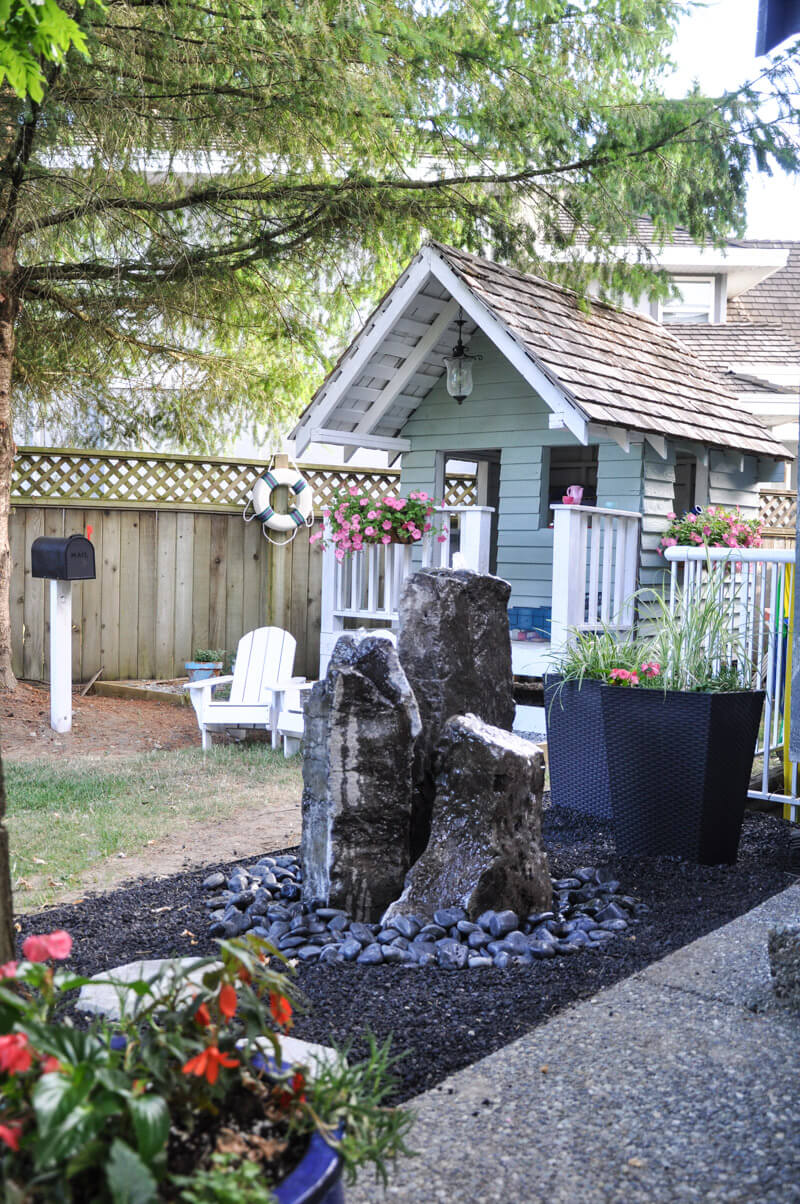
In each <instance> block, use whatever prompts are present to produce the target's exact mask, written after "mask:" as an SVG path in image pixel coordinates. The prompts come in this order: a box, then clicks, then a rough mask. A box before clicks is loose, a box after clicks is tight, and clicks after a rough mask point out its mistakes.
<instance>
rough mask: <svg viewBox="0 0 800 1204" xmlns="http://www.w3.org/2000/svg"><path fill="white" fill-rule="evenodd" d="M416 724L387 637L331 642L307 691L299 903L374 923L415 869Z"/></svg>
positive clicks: (411, 697)
mask: <svg viewBox="0 0 800 1204" xmlns="http://www.w3.org/2000/svg"><path fill="white" fill-rule="evenodd" d="M419 731H420V719H419V711H418V709H417V704H416V701H415V699H414V694H413V692H412V690H411V687H410V686H409V684H408V679H407V678H406V675H405V673H404V672H403V670H402V669H401V667H400V662H399V660H398V657H397V649H396V647H395V644H394V641H393V639H392V637H391V635H390V634H388V633H383V634H381V635H375V634H372V633H369V632H354V633H353V634H352V635H343V636H341V637H340V638H339V640H338V641H337V643H336V647H335V648H334V651H333V656H332V657H331V660H330V663H329V665H328V672H327V674H326V676H325V679H324V680H323V681H320V682H317V684H316V685H315V686H314V688H313V689H312V690H311V691H310V693H309V696H308V699H307V700H306V705H305V736H304V741H303V834H302V839H301V854H300V856H301V861H302V864H303V894H304V897H305V898H306V899H307V900H309V901H310V900H311V899H324V900H325V901H326V902H327V903H328V905H329V906H331V907H341V908H344V909H345V910H346V911H349V912H350V913H351V914H352V915H353V916H354V918H356V919H358V920H365V921H367V922H374V921H376V920H379V919H380V917H381V915H382V913H383V911H384V910H385V908H386V907H387V906H388V904H389V903H391V902H392V900H393V899H396V898H397V896H398V895H399V894H400V892H401V890H402V889H403V881H404V878H405V874H406V871H407V870H408V867H409V865H410V864H411V857H410V845H409V836H410V825H411V788H412V764H413V755H414V742H415V740H416V738H417V736H418V735H419Z"/></svg>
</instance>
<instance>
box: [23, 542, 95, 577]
mask: <svg viewBox="0 0 800 1204" xmlns="http://www.w3.org/2000/svg"><path fill="white" fill-rule="evenodd" d="M31 573H32V574H33V576H34V577H49V578H51V579H53V578H55V580H57V581H91V580H93V579H94V577H95V576H96V574H95V571H94V544H91V543H90V542H89V540H88V539H87V538H86V536H85V535H67V537H66V538H62V536H60V535H42V536H40V537H39V539H34V541H33V543H32V544H31Z"/></svg>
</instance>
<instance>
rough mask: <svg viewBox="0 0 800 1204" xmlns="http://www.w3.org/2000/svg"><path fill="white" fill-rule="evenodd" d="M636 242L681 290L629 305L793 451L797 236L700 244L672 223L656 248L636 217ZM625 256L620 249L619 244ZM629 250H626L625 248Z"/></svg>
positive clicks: (799, 367)
mask: <svg viewBox="0 0 800 1204" xmlns="http://www.w3.org/2000/svg"><path fill="white" fill-rule="evenodd" d="M639 236H640V240H641V242H642V244H644V245H645V246H647V247H648V248H649V252H650V254H651V255H652V257H653V260H654V262H656V263H658V264H659V266H660V267H661V268H663V269H664V270H665V271H666V272H668V273H669V275H670V276H671V278H672V280H673V282H674V283H675V284H676V285H677V286H678V288H679V290H680V295H679V296H678V297H677V298H675V299H673V300H672V301H669V302H665V303H661V302H651V301H649V300H646V299H642V300H640V301H638V302H630V301H629V304H630V305H631V306H632V308H635V309H637V310H638V311H639V312H642V313H648V314H649V315H650V316H651V317H653V318H655V319H656V321H658V322H661V323H663V324H664V325H669V326H672V327H674V328H675V333H676V334H677V335H678V337H679V338H680V339H681V340H682V341H683V342H684V343H685V345H686V346H687V347H689V348H690V349H691V350H692V351H693V352H694V353H695V355H697V356H698V357H699V358H700V359H701V360H702V361H703V362H704V363H705V364H706V365H707V366H708V367H709V368H712V369H713V370H714V371H716V372H719V373H721V374H722V376H723V377H724V380H725V383H726V385H727V387H728V389H729V390H730V392H731V393H733V394H735V396H736V398H737V401H738V403H739V404H740V405H741V406H742V408H743V409H747V410H749V411H750V413H752V414H755V415H757V416H758V417H759V418H760V419H761V420H762V422H764V423H765V424H766V425H767V426H768V427H769V428H770V430H771V431H772V433H773V435H774V436H775V438H776V439H778V440H779V441H780V442H781V443H783V444H784V445H785V446H786V447H788V448H789V449H790V450H791V451H793V452H794V453H795V455H796V454H797V445H798V400H799V397H800V242H793V241H787V240H774V239H732V240H730V241H729V242H728V243H727V244H726V246H725V247H723V248H715V247H709V246H700V245H698V244H697V243H695V242H693V240H692V239H691V237H690V235H689V233H688V231H686V230H681V229H678V230H676V231H675V232H674V234H673V236H672V239H671V241H670V242H669V243H668V244H667V245H666V246H664V247H659V246H658V245H657V244H656V242H655V238H654V233H653V228H652V225H651V224H650V223H648V222H647V221H640V222H639ZM618 253H619V254H620V255H624V254H625V253H626V249H625V248H618ZM628 253H630V249H628ZM783 484H785V485H786V487H790V488H792V489H794V488H796V487H797V467H796V461H787V464H786V479H785V481H784V482H783Z"/></svg>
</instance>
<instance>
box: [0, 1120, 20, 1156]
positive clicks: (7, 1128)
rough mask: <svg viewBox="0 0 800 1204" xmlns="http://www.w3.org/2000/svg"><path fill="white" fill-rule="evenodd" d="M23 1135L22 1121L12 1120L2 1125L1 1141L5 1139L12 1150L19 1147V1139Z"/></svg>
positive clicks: (0, 1131)
mask: <svg viewBox="0 0 800 1204" xmlns="http://www.w3.org/2000/svg"><path fill="white" fill-rule="evenodd" d="M21 1135H22V1125H21V1124H20V1122H19V1121H18V1120H17V1121H11V1123H10V1124H7V1125H0V1141H4V1142H5V1143H6V1145H7V1146H8V1147H9V1149H11V1150H18V1149H19V1139H20V1137H21Z"/></svg>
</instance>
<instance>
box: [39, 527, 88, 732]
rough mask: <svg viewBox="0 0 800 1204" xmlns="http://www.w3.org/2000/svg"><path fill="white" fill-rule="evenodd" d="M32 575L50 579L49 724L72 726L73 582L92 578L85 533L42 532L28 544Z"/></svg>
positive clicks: (56, 729)
mask: <svg viewBox="0 0 800 1204" xmlns="http://www.w3.org/2000/svg"><path fill="white" fill-rule="evenodd" d="M31 575H32V576H34V577H45V578H47V579H49V581H50V726H51V727H52V729H53V731H54V732H68V731H70V729H71V728H72V582H73V581H91V580H93V579H94V577H95V565H94V546H93V545H92V544H91V543H90V542H89V540H88V539H87V538H86V536H85V535H68V536H67V537H66V538H61V537H60V536H55V535H44V536H42V537H41V538H40V539H35V540H34V541H33V543H32V544H31Z"/></svg>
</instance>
